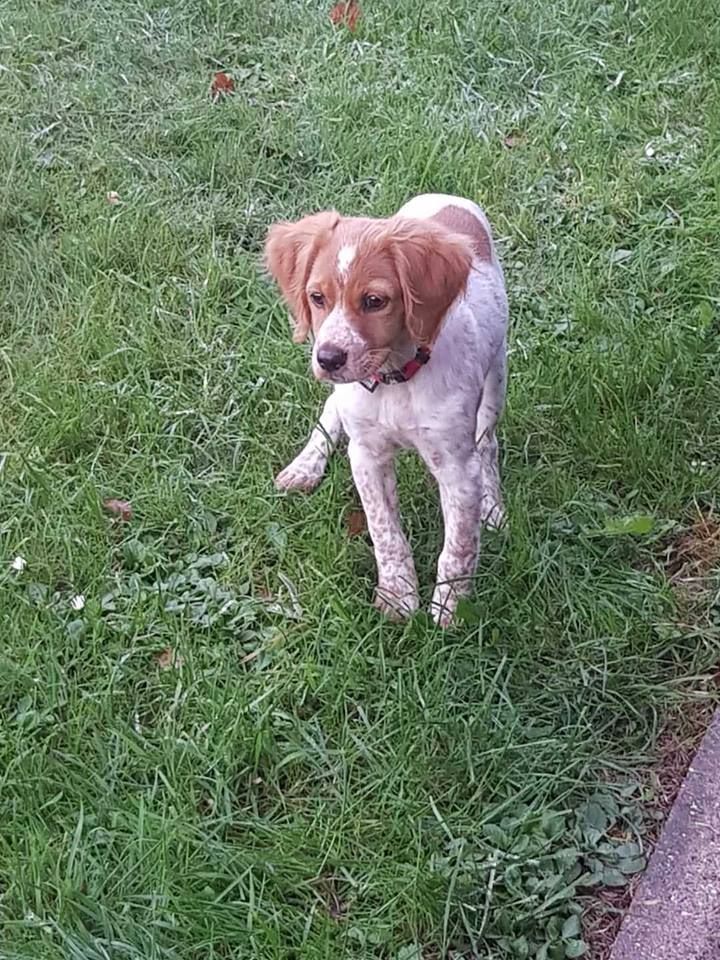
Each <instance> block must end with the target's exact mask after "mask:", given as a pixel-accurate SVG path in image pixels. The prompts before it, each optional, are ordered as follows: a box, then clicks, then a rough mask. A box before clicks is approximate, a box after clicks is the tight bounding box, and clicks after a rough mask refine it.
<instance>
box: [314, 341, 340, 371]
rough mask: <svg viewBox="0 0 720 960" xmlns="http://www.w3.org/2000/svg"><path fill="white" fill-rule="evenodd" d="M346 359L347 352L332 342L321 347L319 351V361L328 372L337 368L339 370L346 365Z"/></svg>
mask: <svg viewBox="0 0 720 960" xmlns="http://www.w3.org/2000/svg"><path fill="white" fill-rule="evenodd" d="M346 360H347V353H345V351H344V350H341V349H340V347H334V346H333V345H332V344H328V346H326V347H320V349H319V350H318V352H317V362H318V363H319V364H320V366H321V367H322V368H323V370H327V372H328V373H333V372H334V371H335V370H339V369H340V367H344V366H345V361H346Z"/></svg>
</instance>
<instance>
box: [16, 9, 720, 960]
mask: <svg viewBox="0 0 720 960" xmlns="http://www.w3.org/2000/svg"><path fill="white" fill-rule="evenodd" d="M329 6H330V4H329V3H325V2H322V0H178V2H175V3H160V2H155V0H144V2H142V0H87V2H85V3H78V2H69V0H67V2H61V0H5V2H0V24H1V25H2V26H1V27H0V94H1V96H0V117H1V126H0V465H2V471H1V473H0V482H1V484H2V485H1V487H0V561H1V562H2V567H0V608H1V616H2V620H1V627H2V634H1V636H0V711H1V713H0V956H2V957H3V958H8V960H12V958H42V960H55V958H58V960H59V958H70V960H80V958H82V960H131V958H137V960H156V958H157V960H160V958H162V960H166V958H167V960H191V958H192V960H201V958H202V960H212V958H217V960H220V958H223V960H225V958H236V960H241V958H242V960H245V958H248V960H250V958H261V960H265V958H267V960H320V958H337V957H343V958H352V960H372V958H383V960H436V958H440V957H443V958H446V957H453V958H461V957H462V958H470V957H478V958H504V957H511V958H519V960H522V958H526V957H537V958H540V960H542V958H544V957H547V958H551V960H554V958H560V957H565V956H567V957H575V956H580V955H582V953H583V949H584V947H583V942H582V931H581V925H580V922H579V919H578V917H577V914H578V912H579V910H580V908H581V903H582V902H583V901H582V898H581V895H583V894H584V893H585V888H586V887H587V886H588V885H592V884H596V883H609V884H613V883H615V884H622V883H623V882H624V878H627V877H628V876H630V875H631V874H632V873H633V872H634V871H635V870H637V869H640V868H641V866H642V855H643V850H642V844H641V842H638V836H639V837H640V838H641V835H642V822H643V816H644V813H643V809H644V804H645V802H646V801H648V800H651V799H652V798H649V797H648V796H647V786H646V784H645V781H644V780H643V776H642V774H641V772H639V771H641V769H642V768H643V766H644V764H645V763H646V762H647V759H648V758H649V757H651V756H652V750H653V744H654V739H655V736H656V734H657V731H658V728H659V725H660V724H661V722H662V718H663V716H665V715H666V713H667V710H668V709H669V707H670V706H671V705H673V704H674V705H677V704H682V703H683V702H685V700H686V699H687V698H688V697H690V696H699V695H700V694H699V693H698V690H699V689H700V688H701V687H702V686H703V684H702V678H703V676H704V675H705V674H706V673H707V672H708V671H709V670H710V669H711V668H712V666H713V664H715V663H716V661H717V659H718V647H719V646H720V627H718V626H717V625H716V626H713V622H712V618H711V617H700V618H699V619H698V618H695V619H693V620H692V622H691V623H689V624H688V622H687V618H684V619H683V621H682V624H680V625H676V624H677V621H678V619H679V618H678V616H677V614H676V612H675V601H674V597H673V594H672V591H671V590H670V588H669V586H668V584H667V582H666V581H665V580H664V578H663V577H662V576H661V574H660V572H659V571H658V570H657V568H656V567H655V566H654V565H653V562H652V558H653V556H654V555H656V554H657V550H658V544H659V542H660V539H661V538H662V536H663V535H664V534H665V533H666V532H667V531H668V530H669V529H671V528H672V527H673V525H677V524H682V523H685V522H687V521H688V519H689V518H692V516H693V511H694V510H695V509H696V507H695V506H693V505H694V504H699V505H701V506H702V505H705V506H708V505H711V504H712V501H713V498H714V497H715V491H716V489H717V484H718V480H719V479H720V469H719V464H720V413H719V411H720V383H719V378H718V368H719V365H720V357H719V356H718V349H717V342H718V332H719V328H718V324H717V319H716V318H717V316H718V304H719V303H720V299H719V298H720V199H719V198H718V192H717V190H718V184H719V183H720V156H719V154H718V143H719V141H720V138H719V137H718V132H719V130H720V96H718V82H719V80H720V67H719V57H718V50H720V27H719V26H718V24H719V23H720V19H719V18H718V15H717V13H718V12H717V10H714V9H713V7H714V4H713V3H707V2H700V0H689V2H680V0H646V2H645V3H635V2H628V3H622V2H610V3H606V4H595V3H591V2H589V0H558V2H550V0H543V2H530V0H516V2H513V3H505V2H498V3H489V2H481V3H479V2H477V0H432V2H424V3H423V2H421V0H365V3H364V9H363V15H362V17H361V20H360V22H359V24H358V28H357V32H356V33H355V34H354V35H353V34H351V33H350V32H349V31H348V30H347V29H344V28H341V29H339V28H335V27H333V26H332V24H331V23H330V21H329V18H328V9H329ZM219 69H224V70H227V71H228V72H229V73H231V74H232V76H233V77H234V79H235V83H236V90H235V93H234V95H232V96H228V97H225V98H223V99H222V100H220V101H218V102H217V103H213V102H212V101H211V99H210V97H209V96H208V90H209V85H210V81H211V78H212V75H213V72H214V71H216V70H219ZM429 190H437V191H444V192H450V193H457V194H462V195H465V196H468V197H471V198H472V199H474V200H477V201H479V202H480V203H481V204H482V205H483V206H484V207H485V208H486V210H487V211H488V214H489V216H490V218H491V220H492V222H493V224H494V228H495V232H496V235H497V237H498V240H499V249H500V252H501V256H502V258H503V262H504V264H505V268H506V276H507V282H508V289H509V295H510V301H511V316H512V337H511V358H510V362H511V379H510V386H509V398H508V409H507V413H506V416H505V419H504V421H503V426H502V431H501V434H502V442H503V460H504V465H503V471H504V490H505V495H506V500H507V507H508V514H509V529H508V530H507V531H506V532H503V533H502V534H488V535H487V536H486V537H485V542H484V546H483V554H482V559H481V566H480V571H479V575H478V580H477V586H476V589H475V592H474V594H473V598H472V604H471V606H469V607H468V608H467V609H466V615H465V622H464V623H461V624H460V625H458V626H457V627H456V628H454V629H452V630H450V631H448V632H446V633H441V632H439V631H436V630H435V629H434V628H433V627H432V625H431V624H430V622H429V621H428V620H427V619H425V618H424V617H423V616H418V617H417V618H416V619H415V620H414V621H412V622H411V623H409V624H407V625H404V626H397V625H392V624H389V623H387V622H385V621H383V620H382V619H381V617H380V616H379V615H378V614H376V613H375V611H374V610H373V609H372V607H371V605H370V601H371V597H372V584H373V578H374V564H373V559H372V552H371V548H370V545H369V543H368V542H367V540H366V539H365V538H364V537H363V536H360V537H357V536H355V537H352V536H349V535H348V532H347V529H346V516H347V512H348V510H350V509H352V508H353V506H354V504H355V503H356V497H355V493H354V490H353V486H352V482H351V479H350V474H349V469H348V465H347V461H346V459H345V458H344V457H342V456H341V457H337V458H336V459H335V460H334V461H333V463H332V466H331V468H330V471H329V475H328V478H327V479H326V481H325V482H324V483H323V485H322V487H321V488H320V489H319V490H318V491H317V492H316V493H314V494H312V495H311V496H307V497H302V496H298V497H290V498H288V497H283V496H280V495H278V494H276V493H275V492H274V490H273V485H272V478H273V474H274V473H276V472H277V471H278V470H279V469H280V468H281V467H282V466H284V465H285V463H286V462H287V461H288V460H289V459H290V458H291V457H292V456H293V455H294V454H295V453H296V452H297V451H298V449H299V447H300V445H301V444H302V443H303V442H304V439H305V437H306V435H307V433H308V431H309V429H310V428H311V426H312V423H313V420H314V417H315V416H316V414H317V412H318V411H319V408H320V404H321V401H322V398H323V390H322V388H321V387H319V386H318V385H317V384H315V383H313V382H312V381H311V379H310V377H309V375H308V356H307V352H306V351H304V350H303V349H302V348H298V347H293V345H292V344H291V343H290V336H289V328H288V323H287V316H286V313H285V311H284V309H283V308H282V306H281V305H280V303H279V301H278V297H277V294H276V292H275V291H274V290H273V289H272V288H271V286H270V285H269V283H268V282H267V280H266V279H265V278H264V277H263V275H262V271H261V268H260V251H261V246H262V240H263V237H264V234H265V231H266V229H267V227H268V225H269V224H270V223H271V222H273V220H275V219H278V218H282V217H294V216H297V215H299V214H302V213H304V212H309V211H311V210H315V209H318V208H323V207H327V206H335V207H337V208H338V209H340V210H341V211H342V212H344V213H359V214H370V215H386V214H388V213H390V212H392V211H394V210H395V209H396V208H397V207H398V206H400V205H401V204H402V203H403V202H404V201H405V200H406V199H408V198H409V197H410V196H412V195H413V194H416V193H421V192H424V191H429ZM111 191H115V192H116V193H117V194H118V196H119V200H120V202H119V203H110V202H109V201H108V199H107V195H108V193H109V192H111ZM400 474H401V496H402V504H403V514H404V520H405V523H406V525H407V527H408V529H409V532H410V535H411V539H412V543H413V546H414V549H415V553H416V557H417V561H418V570H419V573H420V576H421V580H422V583H423V585H424V589H425V599H426V600H429V596H430V589H431V586H432V573H433V568H434V563H435V558H436V554H437V551H438V549H439V541H440V536H441V528H440V517H439V509H438V503H437V497H436V492H435V490H434V489H433V486H432V484H431V482H430V480H429V479H428V477H427V475H426V473H425V471H424V470H423V469H421V468H420V466H419V465H418V464H417V463H416V462H415V461H414V460H413V459H412V458H404V459H403V460H402V462H401V464H400ZM108 497H120V498H123V499H127V500H129V501H130V502H131V503H132V509H133V516H132V519H131V520H130V521H129V522H121V521H120V520H118V519H116V518H113V517H112V516H111V515H109V514H108V513H107V512H106V511H104V510H103V506H102V504H103V501H104V500H105V499H106V498H108ZM637 515H640V517H641V518H644V517H652V518H653V520H654V526H653V528H652V530H650V531H649V532H648V531H647V527H648V526H649V522H647V521H645V520H642V519H641V521H639V522H636V521H627V518H632V517H635V516H637ZM625 523H627V524H628V525H629V527H630V529H631V530H633V529H634V530H635V533H632V532H630V533H624V534H623V533H622V532H620V533H618V532H617V530H618V528H620V530H621V531H622V527H623V524H625ZM640 531H645V532H640ZM16 557H22V558H24V560H25V561H26V563H27V565H26V567H25V569H24V570H21V571H20V570H16V569H13V566H12V564H13V560H14V558H16ZM15 565H16V566H18V565H20V564H19V563H16V564H15ZM76 595H82V596H83V597H84V598H85V605H84V608H83V609H80V610H77V609H74V608H73V605H72V603H71V601H72V599H73V597H75V596H76ZM80 605H81V604H80V601H78V602H76V604H75V606H78V607H79V606H80ZM168 648H171V649H172V650H173V651H175V654H176V656H177V657H178V658H182V659H181V660H179V659H178V660H177V661H176V662H175V664H174V666H173V665H170V668H169V669H162V666H167V663H165V664H159V663H158V656H159V655H161V654H162V652H163V651H166V653H165V654H164V659H165V660H170V659H172V656H171V655H170V654H168V653H167V650H168ZM161 659H163V658H162V657H161ZM638 825H639V826H638ZM634 831H639V834H638V836H636V835H635V833H634Z"/></svg>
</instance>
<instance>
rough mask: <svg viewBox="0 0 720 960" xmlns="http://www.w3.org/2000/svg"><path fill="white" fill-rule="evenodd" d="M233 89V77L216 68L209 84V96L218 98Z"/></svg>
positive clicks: (214, 98)
mask: <svg viewBox="0 0 720 960" xmlns="http://www.w3.org/2000/svg"><path fill="white" fill-rule="evenodd" d="M234 90H235V81H234V80H233V78H232V77H230V76H228V75H227V73H224V72H223V71H222V70H218V72H217V73H216V74H215V76H214V77H213V81H212V83H211V84H210V96H211V97H212V99H213V100H219V99H220V97H226V96H227V95H228V94H230V93H232V92H233V91H234Z"/></svg>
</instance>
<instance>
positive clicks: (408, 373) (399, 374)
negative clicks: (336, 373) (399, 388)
mask: <svg viewBox="0 0 720 960" xmlns="http://www.w3.org/2000/svg"><path fill="white" fill-rule="evenodd" d="M429 359H430V351H429V350H428V348H427V347H418V348H417V350H416V351H415V356H414V357H413V358H412V360H408V362H407V363H406V364H405V365H404V366H403V367H400V369H399V370H390V371H389V372H388V373H374V374H373V375H372V377H370V379H369V380H361V381H360V384H361V385H362V386H363V387H365V389H366V390H369V391H370V393H373V391H375V390H377V388H378V387H379V386H380V384H381V383H406V382H407V381H408V380H412V378H413V377H414V376H415V374H416V373H417V372H418V370H419V369H420V368H421V367H424V366H425V364H426V363H427V362H428V360H429Z"/></svg>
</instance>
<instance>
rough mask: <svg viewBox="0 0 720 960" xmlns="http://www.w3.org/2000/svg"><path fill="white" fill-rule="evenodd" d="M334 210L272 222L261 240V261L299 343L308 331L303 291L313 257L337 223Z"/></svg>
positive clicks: (307, 315) (308, 325) (307, 312)
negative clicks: (275, 284) (288, 309)
mask: <svg viewBox="0 0 720 960" xmlns="http://www.w3.org/2000/svg"><path fill="white" fill-rule="evenodd" d="M339 220H340V214H338V213H336V212H335V211H334V210H329V211H326V212H324V213H315V214H312V215H311V216H309V217H303V218H302V220H298V221H296V222H295V223H276V224H275V225H274V226H272V227H270V230H269V231H268V235H267V239H266V240H265V264H266V266H267V268H268V270H269V271H270V273H271V274H272V276H273V277H274V279H275V280H276V281H277V284H278V286H279V287H280V291H281V293H282V295H283V298H284V299H285V302H286V303H287V305H288V307H289V308H290V312H291V314H292V317H293V321H294V323H295V331H294V333H293V340H294V341H295V343H302V342H303V340H305V338H306V337H307V335H308V333H309V332H310V305H309V303H308V301H307V296H306V294H305V284H306V283H307V279H308V276H309V275H310V270H311V268H312V265H313V261H314V259H315V257H316V256H317V253H318V251H319V250H320V248H321V247H322V246H323V244H324V243H326V242H327V240H328V239H329V237H330V234H331V233H332V231H333V230H334V229H335V227H336V226H337V224H338V222H339Z"/></svg>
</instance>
